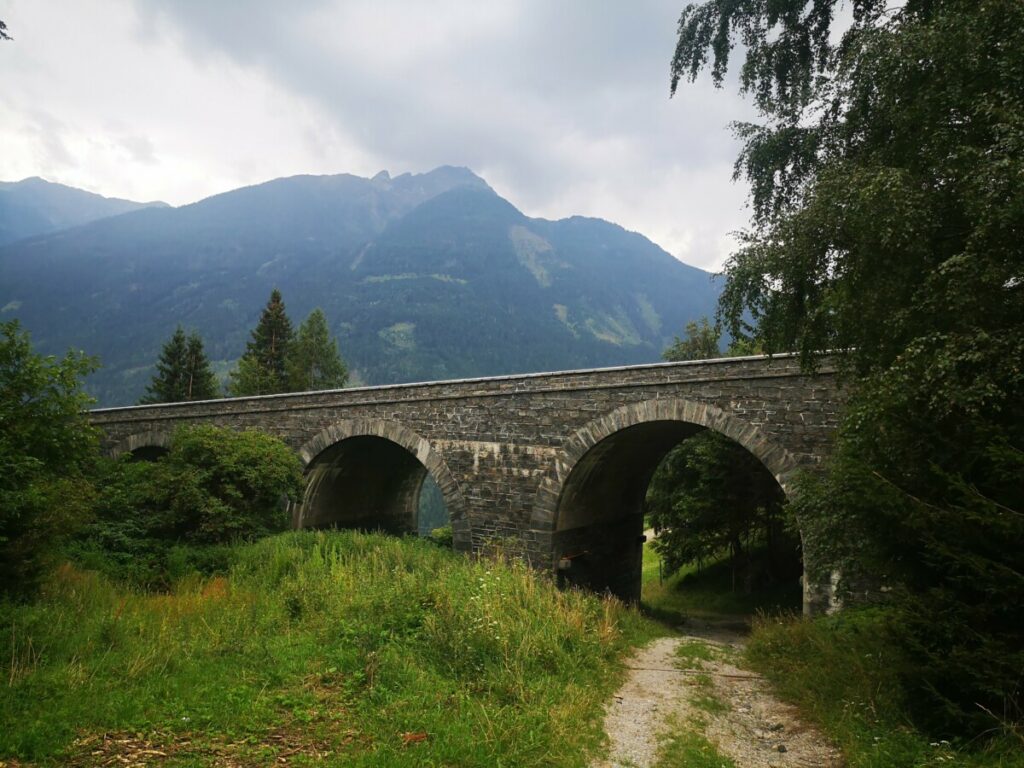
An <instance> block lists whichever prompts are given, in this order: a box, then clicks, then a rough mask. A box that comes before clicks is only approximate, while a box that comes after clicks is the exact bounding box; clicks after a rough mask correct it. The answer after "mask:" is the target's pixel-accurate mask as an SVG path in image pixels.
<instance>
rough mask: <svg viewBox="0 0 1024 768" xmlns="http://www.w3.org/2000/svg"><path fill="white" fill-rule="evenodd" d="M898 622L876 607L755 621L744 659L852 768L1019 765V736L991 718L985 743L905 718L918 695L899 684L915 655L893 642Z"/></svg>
mask: <svg viewBox="0 0 1024 768" xmlns="http://www.w3.org/2000/svg"><path fill="white" fill-rule="evenodd" d="M902 620H903V617H902V615H901V614H900V613H898V612H893V611H892V610H878V609H872V610H864V609H860V610H854V609H850V610H847V611H844V612H842V613H840V614H837V615H836V616H832V617H828V618H822V619H816V620H814V621H808V620H806V619H799V618H785V617H781V618H773V619H761V620H759V621H756V622H755V624H754V630H753V633H752V634H751V636H750V640H749V641H748V643H747V660H748V661H749V662H750V663H751V664H752V666H753V667H754V668H755V669H757V670H758V671H760V672H761V673H762V674H764V675H765V676H767V677H768V678H769V679H770V680H771V681H772V683H773V685H774V688H775V690H776V691H777V692H778V693H779V694H780V695H781V696H782V697H783V698H784V699H786V700H788V701H790V702H792V703H794V704H796V705H797V706H798V707H799V709H800V711H801V714H803V715H804V716H805V717H807V718H808V719H809V720H811V721H812V722H815V723H817V724H818V725H819V726H820V727H821V728H822V729H823V730H824V731H825V733H826V734H827V735H828V736H829V737H830V738H831V739H833V740H834V741H835V742H836V744H837V745H838V746H839V747H840V748H841V749H842V751H843V756H844V757H845V758H846V760H847V764H848V765H849V766H850V768H917V766H922V765H958V766H976V767H977V768H981V767H982V766H990V767H991V768H1011V767H1013V768H1019V767H1020V766H1022V765H1024V753H1022V752H1021V750H1020V740H1019V739H1020V735H1019V734H1018V735H1017V736H1016V737H1015V736H1014V735H1013V734H1012V733H1010V732H1002V725H1001V724H1000V723H999V722H998V721H997V720H995V719H993V720H992V721H991V727H992V729H993V732H995V733H996V734H997V737H996V738H995V739H994V740H993V741H992V742H990V743H988V744H984V743H979V742H973V743H962V742H957V741H954V742H952V743H951V742H949V741H937V740H935V739H934V738H931V737H929V736H928V735H927V734H925V733H921V732H920V731H918V730H916V729H915V728H913V727H912V726H911V725H910V724H909V723H908V722H907V717H906V712H907V710H908V709H910V708H911V707H912V705H913V702H914V698H915V696H916V695H917V693H916V691H915V690H913V689H908V688H907V687H906V686H905V681H906V679H907V675H906V669H907V667H908V666H913V665H914V663H915V662H914V659H913V658H912V656H910V655H908V654H907V651H906V649H905V648H904V647H903V646H902V644H900V643H897V642H894V640H893V632H894V631H897V630H898V627H899V625H900V623H901V622H902Z"/></svg>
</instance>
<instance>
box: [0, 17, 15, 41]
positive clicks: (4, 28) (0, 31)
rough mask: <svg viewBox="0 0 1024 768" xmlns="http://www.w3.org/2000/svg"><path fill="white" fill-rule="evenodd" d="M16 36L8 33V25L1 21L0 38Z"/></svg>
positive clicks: (6, 38)
mask: <svg viewBox="0 0 1024 768" xmlns="http://www.w3.org/2000/svg"><path fill="white" fill-rule="evenodd" d="M13 39H14V38H13V37H11V36H10V35H8V34H7V25H6V24H4V23H3V22H2V21H0V40H13Z"/></svg>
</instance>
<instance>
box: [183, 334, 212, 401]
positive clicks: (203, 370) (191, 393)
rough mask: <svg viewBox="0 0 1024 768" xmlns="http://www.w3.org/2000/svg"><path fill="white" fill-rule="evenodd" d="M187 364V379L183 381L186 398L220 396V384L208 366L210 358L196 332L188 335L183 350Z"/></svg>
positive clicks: (204, 398)
mask: <svg viewBox="0 0 1024 768" xmlns="http://www.w3.org/2000/svg"><path fill="white" fill-rule="evenodd" d="M185 359H186V363H187V365H188V368H187V372H188V379H187V380H186V382H185V394H186V397H185V399H186V400H210V399H213V398H215V397H220V385H219V384H218V382H217V377H216V376H215V375H214V373H213V370H212V369H211V368H210V360H209V358H208V357H207V356H206V350H204V349H203V340H202V338H201V337H200V336H199V334H198V333H192V334H190V335H189V337H188V347H187V348H186V350H185Z"/></svg>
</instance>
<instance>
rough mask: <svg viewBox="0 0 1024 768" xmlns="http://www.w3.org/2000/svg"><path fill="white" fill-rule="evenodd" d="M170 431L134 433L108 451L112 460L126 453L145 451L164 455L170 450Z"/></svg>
mask: <svg viewBox="0 0 1024 768" xmlns="http://www.w3.org/2000/svg"><path fill="white" fill-rule="evenodd" d="M173 434H174V433H173V431H172V430H169V429H168V430H164V429H151V430H147V431H145V432H135V433H134V434H131V435H128V437H126V438H124V439H122V440H119V441H118V442H117V443H116V444H115V445H114V447H113V448H111V449H110V450H109V451H108V454H109V455H110V456H111V457H112V458H115V459H116V458H117V457H118V456H122V455H124V454H126V453H136V452H141V451H146V450H147V449H148V450H150V451H153V452H160V453H165V452H167V451H168V450H170V447H171V437H172V436H173Z"/></svg>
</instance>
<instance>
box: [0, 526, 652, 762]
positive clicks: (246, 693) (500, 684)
mask: <svg viewBox="0 0 1024 768" xmlns="http://www.w3.org/2000/svg"><path fill="white" fill-rule="evenodd" d="M0 619H2V624H0V626H2V629H3V632H2V639H0V654H2V659H3V661H2V662H0V663H3V664H4V665H5V666H4V668H3V675H4V679H3V683H2V684H3V688H2V691H0V758H4V757H7V758H9V757H17V758H20V759H22V760H26V759H27V760H31V761H36V762H41V763H60V764H82V765H87V764H92V763H96V764H99V763H100V762H103V761H106V760H109V759H110V758H112V757H113V758H116V757H117V756H118V755H122V756H124V757H127V758H129V759H142V760H148V761H149V762H155V761H160V762H164V763H166V764H170V765H207V764H210V763H211V762H217V761H219V762H225V763H226V764H230V763H231V762H232V761H235V762H238V761H243V762H245V763H246V764H261V763H267V764H271V763H275V761H278V760H279V759H280V758H286V759H287V760H289V761H291V762H292V763H298V764H301V763H303V761H305V762H308V763H309V764H312V763H314V762H317V763H320V764H344V765H352V766H360V765H366V766H369V765H372V766H391V765H395V766H399V765H462V766H474V765H479V766H497V765H508V766H531V765H558V766H562V765H567V766H571V765H580V766H582V765H585V764H586V763H587V760H588V755H592V754H593V753H594V751H595V750H596V749H597V748H598V746H599V744H600V743H601V740H602V733H601V711H602V707H603V704H604V702H605V701H606V699H607V698H608V697H609V696H610V695H611V693H612V692H613V690H614V689H615V687H616V686H617V684H618V683H619V681H620V679H621V674H620V671H621V666H620V658H621V656H622V654H623V652H624V651H625V650H626V649H627V648H628V647H630V646H631V645H633V644H635V643H638V642H642V641H643V640H644V639H646V637H648V636H649V635H651V634H652V633H654V632H656V631H657V628H656V627H655V625H653V624H652V623H651V622H648V621H646V620H644V619H642V618H641V617H639V615H638V614H637V613H636V612H634V611H631V610H627V609H625V608H624V607H623V606H621V605H620V604H618V603H616V602H614V601H607V600H605V601H602V600H599V599H597V598H595V597H592V596H587V595H582V594H579V593H576V592H559V591H558V590H556V589H554V588H553V586H552V585H551V584H550V582H549V581H548V580H546V579H544V578H542V577H540V576H538V575H537V574H535V573H533V572H532V571H530V570H529V569H528V568H526V567H524V566H522V565H518V564H503V563H497V562H491V561H478V562H470V561H468V560H466V559H465V558H463V557H461V556H457V555H455V554H452V553H451V552H447V551H444V550H442V549H440V548H438V547H436V546H432V545H431V544H429V543H426V542H420V541H415V540H397V539H393V538H386V537H381V536H374V535H365V534H356V533H291V534H284V535H280V536H276V537H273V538H269V539H265V540H263V541H260V542H258V543H255V544H252V545H248V546H243V547H239V548H237V549H236V550H235V551H234V552H233V553H232V565H231V567H230V572H229V574H228V575H227V576H226V577H216V578H198V577H193V578H187V579H184V580H181V581H179V582H177V583H176V584H175V586H174V588H173V590H172V591H171V592H169V593H167V594H147V593H142V592H138V591H132V590H129V589H125V588H123V587H119V586H116V585H114V584H112V583H111V582H110V581H108V580H106V579H104V578H102V577H100V576H98V575H96V574H95V573H89V572H83V571H79V570H76V569H74V568H72V567H69V566H67V567H64V568H62V569H61V570H60V571H58V572H57V573H56V574H55V575H54V576H53V578H52V579H51V580H50V582H49V584H48V586H47V588H46V591H45V593H44V595H43V597H42V598H41V599H40V600H38V601H37V602H36V603H34V604H32V605H26V606H11V605H6V606H2V607H0Z"/></svg>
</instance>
